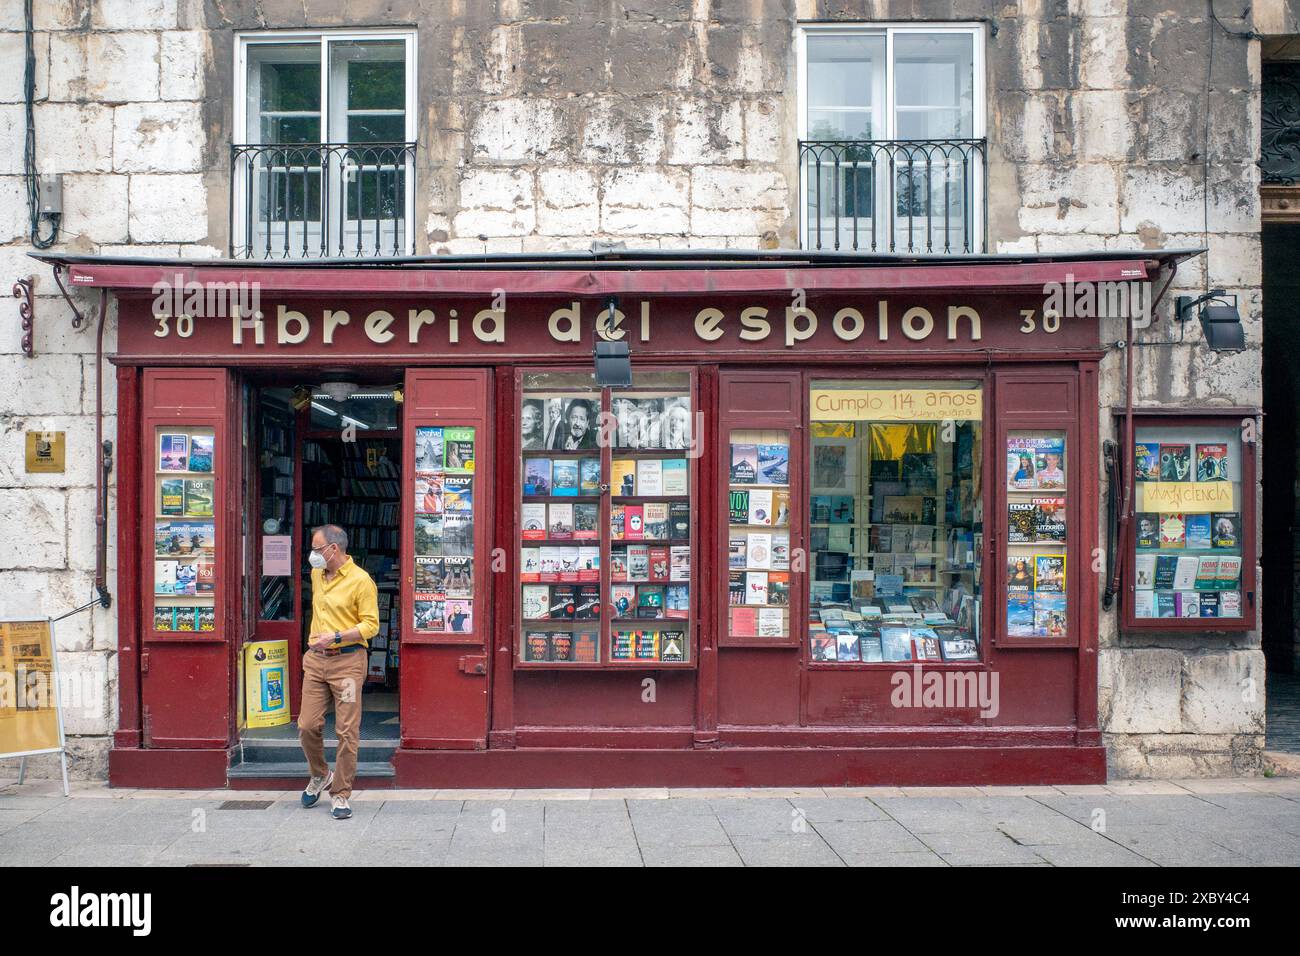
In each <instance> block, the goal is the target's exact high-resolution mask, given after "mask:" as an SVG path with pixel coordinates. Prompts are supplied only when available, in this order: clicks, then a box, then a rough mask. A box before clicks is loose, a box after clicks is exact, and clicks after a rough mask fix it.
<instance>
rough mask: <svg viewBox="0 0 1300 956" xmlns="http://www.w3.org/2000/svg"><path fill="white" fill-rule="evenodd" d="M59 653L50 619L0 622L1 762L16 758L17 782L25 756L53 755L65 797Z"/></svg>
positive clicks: (24, 768)
mask: <svg viewBox="0 0 1300 956" xmlns="http://www.w3.org/2000/svg"><path fill="white" fill-rule="evenodd" d="M58 670H59V665H58V655H57V652H56V650H55V646H54V624H53V622H52V621H51V620H50V619H49V618H44V619H36V620H0V758H5V757H18V758H19V759H20V761H21V762H20V763H19V765H18V782H19V783H22V781H23V777H24V775H25V774H26V771H27V758H28V757H31V756H35V755H36V754H50V753H57V754H59V755H60V757H61V759H62V763H63V793H64V796H67V794H68V754H67V749H66V748H65V745H64V737H63V712H62V711H61V710H60V709H59V699H58V687H59V680H58Z"/></svg>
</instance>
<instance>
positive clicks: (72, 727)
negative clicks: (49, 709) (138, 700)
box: [59, 651, 117, 736]
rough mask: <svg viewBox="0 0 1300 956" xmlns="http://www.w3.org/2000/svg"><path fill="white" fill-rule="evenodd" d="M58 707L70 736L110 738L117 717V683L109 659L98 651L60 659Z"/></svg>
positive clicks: (66, 731)
mask: <svg viewBox="0 0 1300 956" xmlns="http://www.w3.org/2000/svg"><path fill="white" fill-rule="evenodd" d="M59 690H60V694H59V705H60V709H61V710H62V711H63V729H64V732H65V733H66V734H68V735H69V736H73V735H77V736H89V735H96V734H108V733H111V732H112V730H113V715H114V714H115V713H116V710H117V708H116V706H115V701H114V697H115V694H114V691H115V690H116V681H115V680H113V678H112V676H111V675H110V673H109V660H108V655H107V654H104V653H102V652H98V651H88V652H73V653H66V654H60V655H59Z"/></svg>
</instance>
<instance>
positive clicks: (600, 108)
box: [582, 97, 665, 165]
mask: <svg viewBox="0 0 1300 956" xmlns="http://www.w3.org/2000/svg"><path fill="white" fill-rule="evenodd" d="M582 115H583V117H584V119H583V129H582V158H583V160H584V161H586V162H589V163H620V164H632V165H636V164H641V163H657V162H659V161H660V160H661V159H662V158H663V153H664V144H665V134H664V125H665V114H664V105H663V101H662V100H660V99H659V98H657V97H598V98H596V99H594V100H591V101H585V100H584V109H583V111H582Z"/></svg>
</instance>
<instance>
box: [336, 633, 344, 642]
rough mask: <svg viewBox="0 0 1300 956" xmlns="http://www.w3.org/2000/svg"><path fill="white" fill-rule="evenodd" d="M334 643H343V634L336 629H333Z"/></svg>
mask: <svg viewBox="0 0 1300 956" xmlns="http://www.w3.org/2000/svg"><path fill="white" fill-rule="evenodd" d="M334 643H335V644H342V643H343V635H342V634H340V633H339V632H338V631H335V632H334Z"/></svg>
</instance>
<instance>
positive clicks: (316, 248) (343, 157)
mask: <svg viewBox="0 0 1300 956" xmlns="http://www.w3.org/2000/svg"><path fill="white" fill-rule="evenodd" d="M414 189H415V143H304V144H291V143H264V144H261V145H254V146H232V147H231V173H230V220H231V221H230V237H231V238H230V255H231V257H232V258H237V259H313V258H367V257H375V256H404V255H410V254H411V253H412V252H413V251H414V250H413V249H412V248H411V241H410V238H409V232H410V230H409V228H408V226H409V223H408V215H407V212H408V206H409V202H410V199H411V197H412V196H413V195H414Z"/></svg>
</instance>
